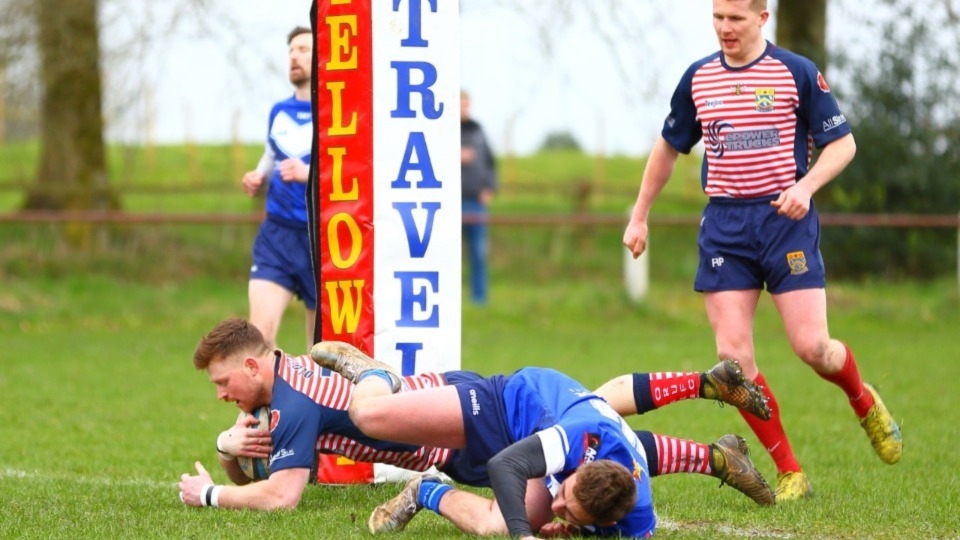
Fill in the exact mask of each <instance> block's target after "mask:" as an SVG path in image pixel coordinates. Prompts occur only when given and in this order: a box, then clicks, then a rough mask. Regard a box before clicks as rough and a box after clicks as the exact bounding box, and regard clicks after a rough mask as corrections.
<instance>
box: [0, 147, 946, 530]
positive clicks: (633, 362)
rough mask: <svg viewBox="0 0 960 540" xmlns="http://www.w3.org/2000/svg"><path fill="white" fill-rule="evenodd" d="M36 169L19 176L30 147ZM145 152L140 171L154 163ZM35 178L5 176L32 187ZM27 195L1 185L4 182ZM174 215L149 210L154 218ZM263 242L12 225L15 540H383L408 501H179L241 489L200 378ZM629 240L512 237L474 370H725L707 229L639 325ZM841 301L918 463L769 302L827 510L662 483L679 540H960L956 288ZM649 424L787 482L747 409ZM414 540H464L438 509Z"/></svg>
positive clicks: (672, 190) (335, 491)
mask: <svg viewBox="0 0 960 540" xmlns="http://www.w3.org/2000/svg"><path fill="white" fill-rule="evenodd" d="M15 152H21V154H16V155H17V156H21V155H22V152H29V148H28V149H26V150H24V149H19V150H15ZM221 152H222V153H229V150H225V149H221ZM255 153H256V151H254V154H255ZM4 156H6V157H4ZM131 156H133V157H130V160H131V161H130V162H131V163H139V162H137V161H136V159H144V160H145V159H146V157H145V156H141V155H140V154H136V153H135V152H134V153H132V154H131ZM0 157H3V159H4V160H6V159H7V158H8V157H10V155H9V154H7V155H5V154H3V153H2V152H0ZM255 159H256V155H253V157H251V158H250V160H249V161H251V162H252V161H253V160H255ZM188 161H189V160H188ZM3 162H4V163H8V162H9V161H3ZM158 162H159V163H168V162H169V163H174V162H176V159H172V158H171V159H167V158H165V157H161V158H160V159H159V160H158ZM181 162H182V160H181ZM197 162H198V163H206V161H205V160H204V159H198V161H197ZM129 167H130V169H131V170H134V171H138V170H139V169H137V167H135V166H133V165H130V166H129ZM209 167H210V168H209V169H202V171H203V172H201V173H200V174H201V175H203V176H209V177H211V178H228V179H229V178H232V177H233V176H231V174H230V173H224V174H222V175H221V174H219V173H216V174H215V173H214V172H213V171H221V172H222V171H228V170H229V169H230V167H229V165H228V164H224V163H222V162H221V163H219V164H214V165H210V166H209ZM516 167H517V173H516V179H517V182H537V181H544V180H543V179H544V178H547V179H549V178H551V176H549V175H543V176H536V175H534V174H533V173H532V172H530V171H536V170H548V169H549V168H550V167H553V168H554V169H553V170H552V171H553V172H551V173H550V175H553V176H552V178H557V177H558V175H566V176H563V177H562V179H561V180H557V181H562V182H566V183H569V182H573V181H575V178H576V175H579V174H589V171H591V170H592V167H593V164H592V163H591V162H590V161H589V160H588V161H584V160H582V159H580V160H574V161H569V162H568V161H567V157H563V158H560V157H553V158H544V159H542V160H541V161H539V162H533V163H518V164H517V165H516ZM538 167H539V168H540V169H538ZM637 167H638V164H637V163H636V162H622V163H620V162H618V163H616V164H610V165H609V169H608V172H609V173H610V178H609V179H608V180H607V181H608V184H607V187H609V188H611V189H610V191H609V193H614V194H615V193H620V192H621V191H625V194H624V195H622V196H621V195H605V196H604V197H601V198H598V199H597V200H596V201H594V202H595V204H596V205H598V206H597V207H596V208H598V209H601V210H610V211H623V210H625V208H626V205H627V204H629V202H630V200H632V197H633V195H632V194H631V193H630V192H629V190H620V191H618V189H619V188H622V187H623V186H630V185H633V186H634V189H635V186H636V183H637V182H638V180H637V176H632V177H631V175H638V174H639V171H638V170H637ZM28 169H29V168H28V167H26V166H24V168H22V169H21V168H17V167H13V168H6V169H5V170H6V171H7V172H9V171H14V172H16V171H26V172H23V173H22V174H23V175H26V176H29V170H28ZM178 170H179V171H183V170H189V167H188V166H182V167H181V169H170V170H167V171H165V172H164V173H162V174H160V173H157V174H156V176H155V178H158V179H159V178H165V177H175V178H181V179H184V178H186V179H188V180H189V175H188V174H180V173H177V171H178ZM177 174H179V176H177ZM680 174H685V173H684V172H683V170H681V173H680ZM165 175H166V176H165ZM15 176H16V174H13V173H11V175H8V176H6V177H4V174H2V173H0V183H2V182H3V181H5V180H11V179H13V180H14V181H15V180H16V178H15ZM615 187H616V188H618V189H613V188H615ZM205 197H206V196H201V197H199V198H196V199H195V198H194V197H193V196H181V197H179V198H174V199H173V200H175V201H178V202H177V203H176V205H177V206H176V207H177V208H178V209H184V210H186V209H208V210H210V211H218V210H231V209H235V208H243V206H241V205H248V206H246V207H247V208H249V205H250V204H251V203H250V201H249V200H246V199H242V198H237V199H229V198H226V197H225V198H224V199H225V200H226V199H229V201H228V202H222V203H220V204H222V206H217V207H216V208H214V207H213V206H214V205H213V204H211V203H210V201H209V200H208V199H206V198H205ZM569 202H570V201H569V200H568V199H564V198H563V197H557V198H556V200H549V199H546V198H544V197H542V196H537V194H528V193H526V192H523V193H516V194H514V195H510V196H506V195H505V196H504V197H503V198H502V199H500V200H499V201H498V202H497V204H498V207H497V208H496V209H495V210H496V211H503V212H510V211H517V212H529V211H563V210H565V209H566V210H569V208H568V206H569ZM15 204H16V194H15V193H12V192H4V193H3V194H2V195H0V211H8V210H9V209H11V208H12V207H13V206H15ZM173 204H174V203H172V202H165V201H164V202H157V201H153V200H152V199H143V200H139V202H135V204H134V205H133V206H134V207H135V208H137V209H149V210H156V209H166V208H168V206H167V205H173ZM699 204H700V201H699V198H698V195H697V193H696V192H695V190H694V191H691V190H690V187H689V182H680V183H671V184H670V185H668V191H666V192H665V193H664V198H663V201H662V205H658V207H657V211H660V212H664V213H674V212H689V211H690V209H691V208H698V207H699ZM254 232H255V227H253V226H249V225H224V226H175V225H170V226H149V227H145V226H139V227H130V228H120V229H111V233H112V234H111V235H110V240H109V241H105V242H103V243H102V245H101V244H98V245H96V246H85V247H81V248H77V247H70V246H66V245H64V244H63V243H62V242H60V241H58V240H57V233H58V229H57V227H56V226H46V225H14V224H2V225H0V339H2V342H0V343H2V347H0V396H2V398H0V399H2V404H3V405H4V407H3V410H4V411H6V417H5V420H6V421H5V422H3V427H0V455H2V456H4V459H3V462H2V464H0V538H304V537H313V538H365V537H368V536H369V535H368V534H367V533H366V528H365V523H366V519H367V516H368V515H369V512H370V511H371V510H372V509H373V507H374V506H376V505H377V504H378V503H379V502H381V501H382V500H384V499H386V498H388V497H391V496H392V495H393V494H395V492H396V490H397V486H394V485H387V486H363V487H317V486H311V487H310V488H309V489H308V490H307V493H306V494H305V497H304V499H303V500H302V502H301V504H300V507H299V508H298V509H297V510H295V511H292V512H277V513H258V512H233V511H225V510H221V511H217V510H210V509H191V508H186V507H184V506H183V505H182V504H181V503H180V501H179V500H178V499H177V488H176V483H177V481H178V479H179V476H180V475H181V474H182V473H185V472H191V471H192V470H193V463H194V461H196V460H201V461H202V462H203V463H204V464H206V465H207V466H208V468H210V469H211V471H212V472H213V473H214V477H215V479H216V480H218V481H219V482H225V481H226V478H225V476H224V475H223V474H221V473H220V472H219V471H218V470H216V469H214V464H215V463H216V456H215V453H214V446H213V445H214V439H215V437H216V435H217V433H218V432H219V431H221V430H222V429H224V428H225V427H227V426H228V425H230V424H232V422H233V421H234V419H235V418H236V414H237V413H236V409H235V408H234V407H233V406H231V405H227V404H224V403H220V402H218V401H217V400H216V399H215V394H214V389H213V386H212V385H211V384H210V383H209V382H208V381H207V380H206V377H205V374H203V373H200V372H197V371H195V370H194V369H193V368H192V364H191V355H192V352H193V348H194V346H195V345H196V343H197V341H198V340H199V339H200V337H201V336H202V335H203V334H205V333H206V332H207V331H208V330H209V329H210V328H212V327H213V325H214V324H216V323H217V322H218V321H220V320H221V319H223V318H224V317H227V316H232V315H239V316H244V315H245V314H246V309H247V307H246V283H245V279H246V273H245V269H246V264H247V260H248V249H249V245H250V242H251V241H252V238H253V234H254ZM621 232H622V231H620V230H619V229H604V228H597V229H590V230H550V229H529V230H528V229H523V230H518V229H509V230H495V231H494V232H493V239H492V271H493V274H492V275H493V277H492V296H491V304H490V305H489V306H488V307H486V308H484V309H480V308H475V307H473V306H471V305H469V304H467V305H465V306H464V312H463V354H462V364H463V367H465V368H467V369H474V370H477V371H480V372H482V373H486V374H490V373H497V372H508V371H511V370H513V369H516V368H518V367H521V366H525V365H539V366H551V367H555V368H558V369H560V370H562V371H565V372H568V373H570V374H571V375H573V376H575V377H576V378H578V379H580V380H581V381H582V382H584V383H585V384H586V385H587V386H589V387H595V386H598V385H599V384H601V383H602V382H604V381H605V380H607V379H608V378H610V377H613V376H615V375H618V374H622V373H627V372H631V371H652V370H701V369H705V368H707V367H709V366H711V365H713V363H714V360H713V355H714V346H713V339H712V335H711V332H710V329H709V326H708V325H707V323H706V320H705V317H704V315H703V306H702V303H701V298H700V297H699V295H697V294H695V293H693V292H692V291H691V289H690V282H691V280H692V276H693V271H694V260H695V257H696V253H695V232H694V231H691V230H689V229H685V228H682V227H680V228H662V229H657V230H654V231H653V233H652V234H653V236H652V238H651V254H652V259H651V260H652V262H651V274H652V281H653V287H652V290H651V293H650V297H649V298H648V299H647V301H646V302H644V303H643V304H642V305H632V304H630V303H629V302H627V301H626V300H625V298H624V293H623V288H622V285H621V267H622V251H621V249H620V247H619V235H620V234H621ZM826 234H829V232H827V233H826ZM827 260H828V263H829V256H827ZM828 294H829V301H830V308H831V332H832V333H833V334H834V335H835V336H836V337H839V338H841V339H844V340H845V341H847V342H848V343H849V344H850V346H851V347H852V348H853V350H854V351H855V352H856V353H857V357H858V362H859V364H860V367H861V370H862V372H863V374H864V376H865V378H866V379H867V380H868V381H871V382H873V383H875V385H876V386H877V387H878V388H879V390H880V392H881V393H882V394H883V396H884V399H885V401H886V402H887V405H888V406H889V407H890V409H891V410H892V412H893V413H894V415H895V416H896V418H897V419H898V420H900V421H901V425H902V427H903V434H904V441H905V454H904V458H903V460H902V461H901V462H900V463H899V464H897V465H895V466H888V465H884V464H883V463H881V462H880V460H879V459H877V458H876V456H874V454H873V451H872V449H871V447H870V445H869V442H868V441H867V439H866V437H865V436H864V435H863V433H862V431H861V429H860V428H859V426H858V425H857V423H856V421H855V420H854V418H853V414H852V412H851V410H850V408H849V407H848V406H847V405H846V404H845V400H844V398H843V396H842V393H841V392H840V391H839V389H837V388H836V387H834V386H832V385H830V384H829V383H826V382H824V381H822V380H820V379H819V378H818V377H816V376H815V375H814V374H813V373H812V372H811V371H810V370H809V369H808V368H806V367H805V366H803V365H802V364H801V363H800V362H799V361H798V360H796V359H795V358H794V357H793V356H792V354H791V352H790V350H789V347H788V346H787V344H786V341H785V338H784V335H783V330H782V328H781V326H780V323H779V319H778V317H777V316H776V313H775V312H774V310H773V309H772V307H771V305H770V302H769V299H767V298H764V300H763V301H762V302H761V308H760V311H759V313H758V320H757V326H756V332H755V333H756V341H757V356H758V359H759V363H760V366H761V368H762V369H763V370H764V372H765V374H766V376H767V380H768V382H769V383H770V385H771V386H772V387H773V389H774V390H775V391H776V393H777V396H778V399H779V402H780V405H781V408H782V410H783V420H784V423H785V425H786V428H787V430H788V433H789V434H790V435H791V439H792V443H793V446H794V450H795V451H796V453H797V455H798V457H799V459H800V460H801V463H802V464H803V465H804V466H805V468H806V470H807V472H808V473H809V474H810V477H811V479H812V481H813V483H814V488H815V490H816V495H815V496H814V497H813V498H811V499H809V500H804V501H800V502H797V503H794V504H785V505H782V506H778V507H774V508H759V507H757V506H755V505H754V504H753V503H751V502H750V501H749V500H747V499H746V498H745V497H743V496H742V495H740V494H739V493H737V492H736V491H733V490H731V489H729V488H723V489H717V482H716V481H714V480H713V479H712V478H707V477H698V476H692V475H683V476H681V475H675V476H672V477H664V478H657V479H655V480H654V497H655V501H656V504H657V509H658V514H659V517H660V523H661V527H660V529H659V530H658V533H657V535H658V537H659V538H669V539H688V538H745V537H761V538H798V539H800V538H803V539H805V538H960V533H958V531H960V517H958V513H960V475H958V474H957V470H958V468H960V454H958V452H957V450H956V447H957V440H958V436H960V428H958V427H957V421H958V413H957V411H958V410H960V392H958V391H957V390H956V388H955V387H956V384H957V381H958V380H960V337H958V336H960V332H958V329H960V294H958V290H957V283H956V279H955V277H953V276H951V277H949V278H945V279H942V280H940V281H934V282H929V283H888V282H885V283H844V282H831V283H830V286H829V288H828ZM299 318H300V314H299V312H298V310H296V309H292V310H291V313H289V314H288V319H287V321H286V324H285V325H284V326H283V328H282V330H281V336H280V345H281V346H282V347H284V348H286V349H288V350H289V351H290V352H301V351H300V350H299V349H300V347H301V346H302V341H303V340H302V327H301V325H300V323H299ZM630 423H631V424H632V425H633V426H635V427H637V428H643V429H651V430H654V431H658V432H662V433H666V434H671V435H676V436H681V437H686V438H691V439H697V440H701V441H713V440H715V439H717V438H719V437H720V436H721V435H723V434H725V433H729V432H737V433H740V434H741V435H743V436H744V437H745V438H746V439H747V441H748V442H749V444H750V445H751V447H752V448H753V449H754V459H755V462H756V464H757V466H758V467H759V468H760V470H761V471H762V472H763V473H764V474H765V475H766V476H767V477H768V479H770V480H773V479H774V477H775V469H774V466H773V463H772V461H771V460H770V459H769V457H767V456H766V454H765V453H764V452H763V451H762V449H761V447H760V445H759V443H758V441H757V440H756V439H755V437H753V435H752V433H750V432H749V430H748V428H747V427H746V425H745V424H744V423H743V421H742V419H741V418H740V417H739V415H738V414H736V412H734V411H732V410H730V409H721V408H719V407H718V406H717V405H715V404H713V403H709V402H682V403H679V404H676V405H673V406H671V407H669V408H668V409H666V410H663V411H657V412H656V413H651V414H648V415H646V416H643V417H637V418H631V419H630ZM402 536H404V537H407V538H417V539H420V538H426V539H440V538H451V537H452V538H457V537H462V535H460V534H459V533H458V532H457V531H456V530H455V529H454V528H453V527H452V526H450V525H448V524H447V523H446V522H445V521H443V520H442V519H440V518H438V517H437V516H434V515H431V514H429V513H427V512H425V513H423V515H421V516H419V517H417V519H416V520H414V521H413V522H412V523H411V525H410V526H409V528H408V529H407V531H406V532H405V533H403V535H402Z"/></svg>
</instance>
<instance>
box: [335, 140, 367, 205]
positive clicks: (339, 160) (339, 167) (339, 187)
mask: <svg viewBox="0 0 960 540" xmlns="http://www.w3.org/2000/svg"><path fill="white" fill-rule="evenodd" d="M346 154H347V149H346V148H339V147H334V148H327V155H328V156H330V157H331V158H333V164H332V165H331V167H330V177H331V178H330V183H331V184H332V187H333V191H332V192H331V193H330V200H331V201H356V200H359V198H360V196H359V195H358V190H357V184H358V183H357V177H353V178H351V179H350V180H351V182H350V191H344V189H343V156H345V155H346Z"/></svg>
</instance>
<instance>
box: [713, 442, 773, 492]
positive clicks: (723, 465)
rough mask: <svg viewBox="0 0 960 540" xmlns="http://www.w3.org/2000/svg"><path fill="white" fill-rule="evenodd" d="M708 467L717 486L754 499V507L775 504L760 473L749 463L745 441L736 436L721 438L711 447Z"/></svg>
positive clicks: (768, 486)
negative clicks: (734, 490)
mask: <svg viewBox="0 0 960 540" xmlns="http://www.w3.org/2000/svg"><path fill="white" fill-rule="evenodd" d="M710 467H711V468H712V469H713V476H715V477H717V478H719V479H720V485H721V486H723V484H727V485H728V486H730V487H732V488H734V489H736V490H737V491H739V492H741V493H743V494H744V495H746V496H747V497H750V498H751V499H753V501H754V502H755V503H757V504H764V505H769V504H773V503H774V500H775V499H774V493H773V490H771V489H770V485H769V484H767V481H766V480H764V479H763V476H762V475H761V474H760V471H758V470H757V468H756V467H754V466H753V462H752V461H750V450H749V449H748V448H747V441H745V440H743V438H742V437H738V436H736V435H724V436H723V437H720V440H719V441H717V442H716V443H714V444H711V445H710Z"/></svg>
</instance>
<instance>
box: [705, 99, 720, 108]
mask: <svg viewBox="0 0 960 540" xmlns="http://www.w3.org/2000/svg"><path fill="white" fill-rule="evenodd" d="M721 105H723V100H722V99H705V100H703V106H704V107H709V108H711V109H713V108H715V107H720V106H721Z"/></svg>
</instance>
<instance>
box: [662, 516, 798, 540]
mask: <svg viewBox="0 0 960 540" xmlns="http://www.w3.org/2000/svg"><path fill="white" fill-rule="evenodd" d="M657 528H658V529H667V530H671V531H702V530H707V529H716V530H718V531H720V532H722V533H723V534H728V535H731V536H743V537H748V538H781V539H787V538H794V535H792V534H790V533H785V532H782V531H767V530H763V529H741V528H739V527H733V526H731V525H724V524H722V523H713V524H711V526H710V527H701V526H693V525H686V524H683V523H677V522H675V521H671V520H670V519H668V518H664V517H663V516H661V515H660V514H657Z"/></svg>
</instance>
